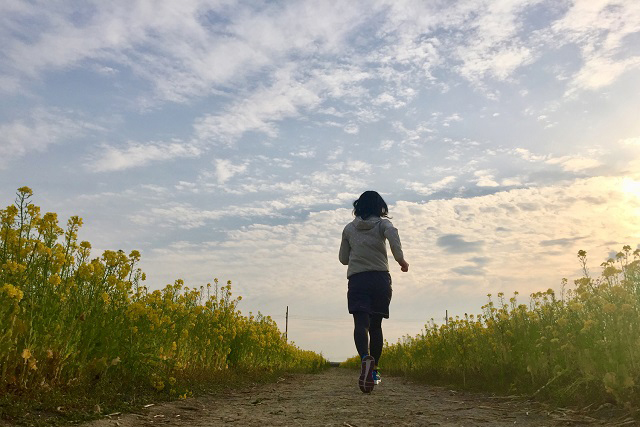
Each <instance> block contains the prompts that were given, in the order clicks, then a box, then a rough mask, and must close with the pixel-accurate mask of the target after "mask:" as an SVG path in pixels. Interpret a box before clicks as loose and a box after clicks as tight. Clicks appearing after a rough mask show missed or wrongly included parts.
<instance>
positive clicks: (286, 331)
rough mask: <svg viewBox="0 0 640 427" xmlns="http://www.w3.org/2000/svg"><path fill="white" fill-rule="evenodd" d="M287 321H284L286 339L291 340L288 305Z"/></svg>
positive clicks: (286, 340)
mask: <svg viewBox="0 0 640 427" xmlns="http://www.w3.org/2000/svg"><path fill="white" fill-rule="evenodd" d="M284 318H285V323H284V341H285V342H289V338H288V336H289V306H287V314H286V315H285V317H284Z"/></svg>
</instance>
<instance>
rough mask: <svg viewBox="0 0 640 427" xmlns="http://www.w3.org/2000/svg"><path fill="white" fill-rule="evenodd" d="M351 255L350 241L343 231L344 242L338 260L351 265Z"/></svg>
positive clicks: (341, 244) (341, 243)
mask: <svg viewBox="0 0 640 427" xmlns="http://www.w3.org/2000/svg"><path fill="white" fill-rule="evenodd" d="M350 254H351V245H350V244H349V239H347V236H346V235H345V232H344V230H343V231H342V242H340V253H339V254H338V259H340V262H341V263H342V264H344V265H349V255H350Z"/></svg>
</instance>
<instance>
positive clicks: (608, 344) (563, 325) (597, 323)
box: [346, 246, 640, 412]
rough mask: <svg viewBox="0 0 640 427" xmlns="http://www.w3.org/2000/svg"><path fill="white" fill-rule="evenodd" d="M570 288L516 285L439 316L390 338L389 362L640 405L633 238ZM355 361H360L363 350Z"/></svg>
mask: <svg viewBox="0 0 640 427" xmlns="http://www.w3.org/2000/svg"><path fill="white" fill-rule="evenodd" d="M578 260H579V262H580V263H581V265H582V269H583V272H584V277H582V278H580V279H578V280H575V281H574V285H575V286H572V287H571V289H567V288H568V281H567V280H566V279H563V281H562V285H563V286H562V291H561V294H560V295H557V294H556V293H555V292H554V291H553V290H552V289H549V290H547V291H545V292H537V293H534V294H531V295H530V299H529V303H528V304H519V303H518V300H517V298H518V293H517V292H516V293H515V294H514V295H513V296H512V297H511V298H509V300H507V299H506V297H505V296H504V294H502V293H499V294H498V295H497V301H494V300H493V299H492V296H491V295H488V303H487V304H486V305H484V306H483V307H482V312H481V313H480V314H477V315H473V314H464V316H462V317H460V316H456V317H454V318H449V319H448V321H447V322H446V323H445V324H444V325H437V324H435V322H434V321H433V319H431V321H430V322H429V323H428V324H427V325H425V329H424V332H423V333H422V334H420V335H417V336H413V337H411V336H406V337H404V338H403V339H401V340H399V341H398V342H397V343H395V344H392V345H388V344H387V345H386V347H385V349H384V352H383V356H382V361H381V363H382V365H381V368H382V372H386V373H392V374H399V375H406V376H409V377H413V378H416V379H421V380H425V381H429V382H432V383H438V384H450V385H455V386H458V387H470V388H475V389H483V390H488V391H498V392H503V393H518V394H524V395H529V396H535V397H537V398H542V399H545V400H548V401H550V402H553V403H554V404H559V405H563V404H575V405H579V406H581V407H585V406H589V405H590V406H591V407H593V408H597V407H598V406H599V405H602V404H604V403H613V404H616V405H619V406H621V407H624V408H625V409H628V410H630V411H632V412H637V411H638V410H639V409H640V403H639V402H640V249H636V250H634V251H632V249H631V247H630V246H624V247H623V249H622V251H620V252H619V253H617V254H616V256H615V258H612V259H608V260H607V261H606V262H604V263H602V264H601V267H602V273H601V275H599V277H596V278H594V277H591V276H590V274H589V271H588V268H587V254H586V252H585V251H582V250H581V251H579V252H578ZM346 364H347V365H351V366H354V367H355V366H356V365H358V364H359V361H358V358H357V357H355V358H352V359H349V360H348V361H347V363H346Z"/></svg>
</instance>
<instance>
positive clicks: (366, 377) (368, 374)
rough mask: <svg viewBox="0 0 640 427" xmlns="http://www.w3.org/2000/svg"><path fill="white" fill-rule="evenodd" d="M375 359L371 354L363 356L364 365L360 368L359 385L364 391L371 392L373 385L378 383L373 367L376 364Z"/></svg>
mask: <svg viewBox="0 0 640 427" xmlns="http://www.w3.org/2000/svg"><path fill="white" fill-rule="evenodd" d="M375 363H376V361H375V359H374V358H373V357H371V356H365V357H363V358H362V366H361V368H360V378H358V385H359V386H360V390H362V392H363V393H371V390H373V386H375V385H376V383H375V382H374V381H373V368H374V366H375Z"/></svg>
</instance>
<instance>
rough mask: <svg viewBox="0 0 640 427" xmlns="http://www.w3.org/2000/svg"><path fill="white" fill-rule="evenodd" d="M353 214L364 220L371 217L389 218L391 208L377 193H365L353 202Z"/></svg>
mask: <svg viewBox="0 0 640 427" xmlns="http://www.w3.org/2000/svg"><path fill="white" fill-rule="evenodd" d="M353 214H354V215H355V216H359V217H360V218H362V219H367V218H369V217H370V216H379V217H388V216H389V207H388V206H387V204H386V203H385V201H384V199H383V198H382V197H381V196H380V194H378V192H377V191H365V192H364V193H362V194H361V195H360V198H358V200H356V201H355V202H353Z"/></svg>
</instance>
